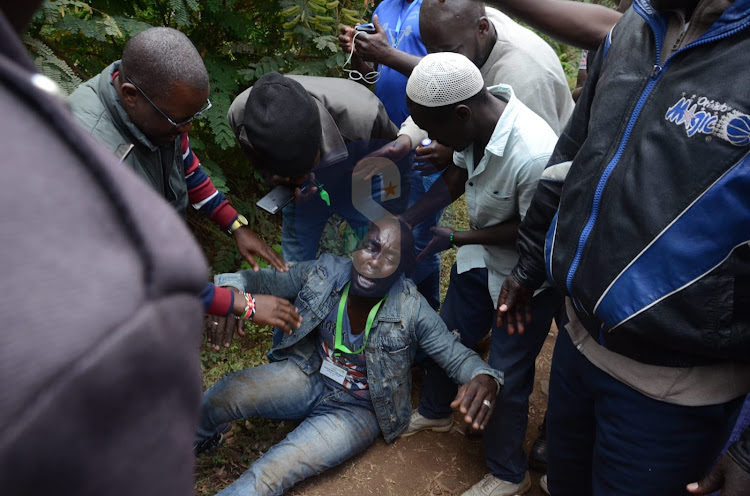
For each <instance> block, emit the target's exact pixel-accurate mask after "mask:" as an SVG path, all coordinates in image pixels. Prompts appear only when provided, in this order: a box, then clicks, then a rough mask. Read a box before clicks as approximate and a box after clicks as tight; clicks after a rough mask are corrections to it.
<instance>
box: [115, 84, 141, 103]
mask: <svg viewBox="0 0 750 496" xmlns="http://www.w3.org/2000/svg"><path fill="white" fill-rule="evenodd" d="M138 96H139V95H138V90H137V89H136V88H135V86H133V85H132V84H131V83H129V82H127V81H126V82H124V83H122V84H121V85H120V100H122V106H123V107H125V108H126V109H132V108H133V107H135V104H136V101H137V100H138Z"/></svg>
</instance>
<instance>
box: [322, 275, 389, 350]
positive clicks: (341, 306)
mask: <svg viewBox="0 0 750 496" xmlns="http://www.w3.org/2000/svg"><path fill="white" fill-rule="evenodd" d="M348 297H349V283H348V282H347V283H346V286H344V293H343V294H342V295H341V299H340V300H339V313H338V316H337V317H336V337H335V338H334V339H335V341H334V344H333V349H334V350H339V351H343V352H344V353H349V354H350V355H358V354H360V353H362V351H363V350H364V349H365V345H366V344H367V337H368V336H369V335H370V328H371V327H372V322H373V321H374V320H375V315H376V314H377V313H378V309H379V308H380V305H381V304H382V303H383V302H384V301H385V299H386V298H388V295H385V296H383V298H382V299H381V300H380V301H379V302H377V304H376V305H375V306H374V307H372V310H370V314H369V315H368V316H367V323H366V324H365V338H364V339H363V340H362V347H361V348H360V349H358V350H354V351H352V350H350V349H349V348H347V347H346V345H344V344H343V343H342V342H341V323H342V322H343V320H344V311H345V310H346V300H347V298H348Z"/></svg>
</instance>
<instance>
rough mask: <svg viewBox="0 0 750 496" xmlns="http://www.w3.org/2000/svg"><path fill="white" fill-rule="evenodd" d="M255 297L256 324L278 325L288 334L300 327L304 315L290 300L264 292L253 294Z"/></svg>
mask: <svg viewBox="0 0 750 496" xmlns="http://www.w3.org/2000/svg"><path fill="white" fill-rule="evenodd" d="M253 297H254V298H255V316H254V317H253V322H255V323H256V324H258V325H269V326H274V327H278V328H279V329H281V330H282V331H284V333H286V334H291V333H292V332H293V329H299V327H300V326H301V325H302V317H300V315H299V311H298V310H297V307H295V306H294V305H292V304H291V303H290V302H289V300H285V299H284V298H279V297H278V296H271V295H264V294H253Z"/></svg>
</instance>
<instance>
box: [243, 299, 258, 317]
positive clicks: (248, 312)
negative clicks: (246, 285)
mask: <svg viewBox="0 0 750 496" xmlns="http://www.w3.org/2000/svg"><path fill="white" fill-rule="evenodd" d="M242 296H244V297H245V310H244V312H245V313H244V314H243V317H241V318H243V319H250V320H253V317H255V298H253V295H251V294H250V293H242Z"/></svg>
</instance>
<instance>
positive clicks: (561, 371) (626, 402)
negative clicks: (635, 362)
mask: <svg viewBox="0 0 750 496" xmlns="http://www.w3.org/2000/svg"><path fill="white" fill-rule="evenodd" d="M744 400H745V398H744V397H740V398H737V399H735V400H732V401H730V402H728V403H723V404H720V405H710V406H701V407H688V406H680V405H673V404H670V403H665V402H662V401H657V400H654V399H651V398H649V397H647V396H644V395H642V394H641V393H639V392H638V391H636V390H634V389H632V388H630V387H629V386H627V385H625V384H623V383H622V382H620V381H618V380H617V379H615V378H613V377H612V376H610V375H609V374H607V373H605V372H603V371H601V370H599V369H598V368H597V367H596V366H595V365H593V364H592V363H591V362H589V361H588V359H587V358H586V357H585V356H583V355H582V354H581V353H580V352H579V351H578V350H577V349H576V348H575V346H574V345H573V342H572V341H571V339H570V336H569V335H568V333H567V332H566V331H565V330H561V331H560V332H559V334H558V337H557V343H556V345H555V352H554V355H553V358H552V370H551V372H550V394H549V407H548V409H547V439H548V442H549V459H548V467H549V472H548V485H549V489H550V491H551V492H552V494H554V495H555V496H566V495H570V496H573V495H575V496H587V495H596V496H610V495H618V496H627V495H633V496H636V495H637V496H651V495H653V496H673V495H687V494H689V493H688V492H687V491H686V490H685V485H686V484H688V483H690V482H695V481H698V480H700V479H701V478H703V477H704V475H705V474H706V473H707V471H708V470H709V469H710V467H711V466H712V465H713V463H714V461H715V460H716V458H717V455H718V454H719V453H720V451H721V450H722V447H723V446H724V445H725V443H726V440H727V438H728V437H729V435H730V433H731V431H732V428H733V427H734V424H735V422H736V419H737V418H738V415H739V413H740V410H741V407H742V405H743V403H744Z"/></svg>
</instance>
